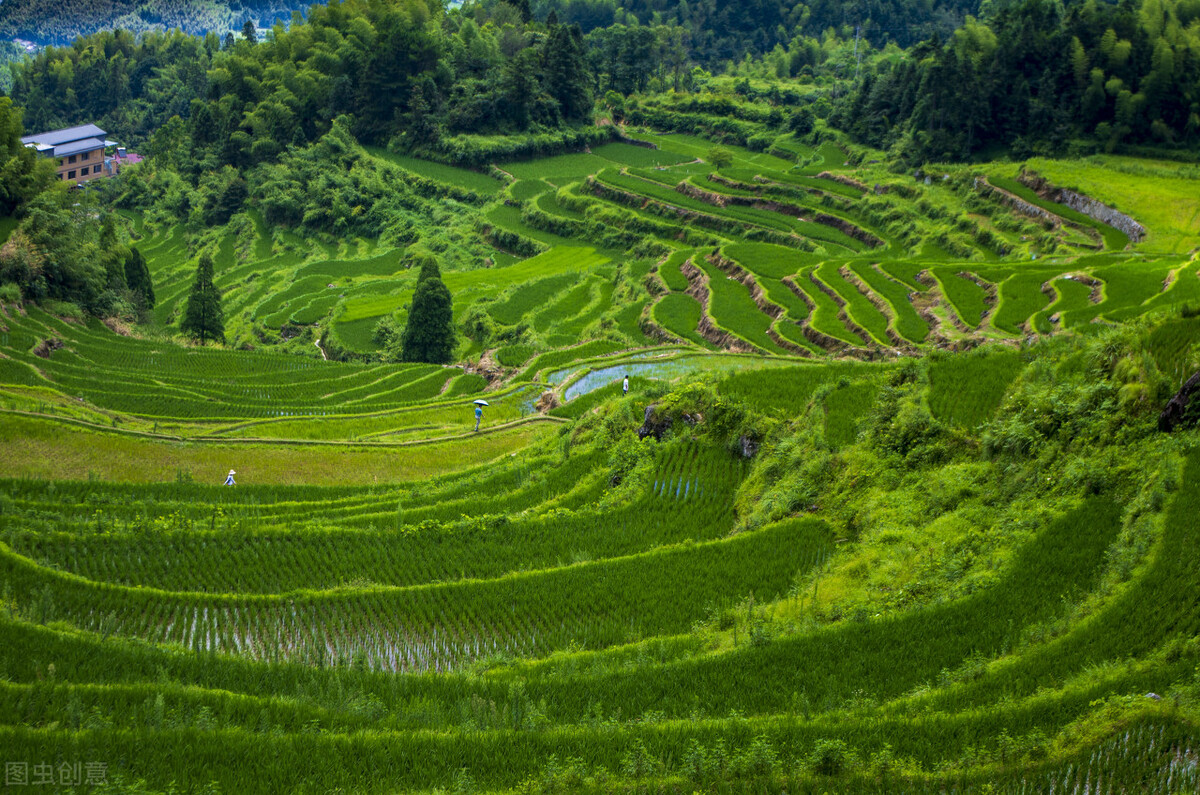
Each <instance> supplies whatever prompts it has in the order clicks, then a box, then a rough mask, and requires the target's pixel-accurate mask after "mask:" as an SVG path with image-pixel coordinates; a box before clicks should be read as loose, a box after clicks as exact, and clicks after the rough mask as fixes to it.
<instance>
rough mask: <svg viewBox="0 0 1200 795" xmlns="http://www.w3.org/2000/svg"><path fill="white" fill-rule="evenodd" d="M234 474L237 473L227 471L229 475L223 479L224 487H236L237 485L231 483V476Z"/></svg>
mask: <svg viewBox="0 0 1200 795" xmlns="http://www.w3.org/2000/svg"><path fill="white" fill-rule="evenodd" d="M236 474H237V473H236V472H234V471H233V470H232V469H231V470H229V474H228V475H227V476H226V477H225V485H226V486H236V485H237V484H236V483H234V482H233V476H234V475H236Z"/></svg>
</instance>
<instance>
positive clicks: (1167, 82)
mask: <svg viewBox="0 0 1200 795" xmlns="http://www.w3.org/2000/svg"><path fill="white" fill-rule="evenodd" d="M833 121H834V123H835V124H836V125H838V126H840V127H842V128H843V129H845V130H847V131H849V132H850V133H851V134H852V135H853V136H854V137H855V138H856V139H857V140H859V141H862V142H863V143H866V144H868V145H870V146H873V147H880V148H890V147H895V148H897V150H898V151H900V152H903V153H904V154H905V155H906V156H907V157H908V159H909V160H910V162H919V161H923V160H929V159H944V160H955V159H961V158H966V157H970V156H971V155H972V154H974V153H976V152H979V151H980V150H983V149H986V148H988V147H997V146H998V147H1002V148H1011V150H1012V152H1013V154H1014V155H1015V156H1017V157H1022V156H1028V155H1029V154H1032V153H1042V154H1048V153H1053V152H1064V151H1068V152H1073V153H1076V154H1086V153H1088V152H1091V151H1095V150H1096V149H1097V148H1102V149H1104V150H1105V151H1112V150H1114V149H1115V148H1116V147H1117V146H1119V145H1122V144H1132V145H1154V146H1159V147H1168V146H1176V145H1186V146H1190V145H1193V144H1195V142H1196V141H1197V136H1200V3H1198V2H1196V1H1195V0H1181V1H1180V2H1177V1H1176V0H1144V2H1141V3H1139V4H1136V5H1135V4H1133V3H1128V2H1125V3H1121V4H1119V5H1110V4H1107V3H1099V2H1096V0H1086V2H1082V3H1074V4H1068V5H1066V6H1064V5H1063V4H1060V3H1052V2H1047V1H1046V0H1027V2H1023V3H1020V4H1017V5H1013V6H1010V7H1008V8H1005V9H1004V10H1003V11H1001V12H1000V13H998V14H997V15H996V17H995V19H993V20H991V21H989V22H981V21H976V20H970V21H968V23H967V24H966V25H965V26H964V27H963V28H961V29H960V30H958V31H956V32H955V33H954V35H953V36H952V37H951V38H950V39H949V40H948V41H946V42H944V43H943V42H941V41H940V40H939V39H937V38H934V39H932V40H930V41H927V42H923V43H922V44H920V45H918V46H917V47H916V48H914V49H913V50H912V51H911V53H909V56H908V57H907V58H905V59H903V60H901V61H899V62H895V63H893V62H888V61H884V62H881V64H880V68H879V69H878V70H872V71H869V72H868V73H867V74H866V76H865V78H864V79H863V80H862V82H861V84H860V85H859V86H858V87H857V89H856V91H855V93H854V96H853V98H852V99H851V101H850V102H848V103H845V104H843V105H842V106H841V108H840V110H839V112H838V114H837V115H836V117H835V118H834V119H833Z"/></svg>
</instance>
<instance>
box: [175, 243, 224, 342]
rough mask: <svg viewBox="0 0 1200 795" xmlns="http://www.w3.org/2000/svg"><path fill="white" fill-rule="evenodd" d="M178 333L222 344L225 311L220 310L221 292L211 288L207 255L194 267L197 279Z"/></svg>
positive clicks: (209, 263) (210, 265)
mask: <svg viewBox="0 0 1200 795" xmlns="http://www.w3.org/2000/svg"><path fill="white" fill-rule="evenodd" d="M179 330H180V331H182V332H183V333H184V334H187V335H188V336H190V337H192V338H193V339H196V340H199V341H200V344H201V345H203V344H204V343H205V342H207V341H209V340H214V341H219V342H224V341H225V312H224V310H222V309H221V292H220V291H219V290H218V289H217V288H216V286H215V285H213V261H212V257H210V256H209V255H208V254H201V255H200V262H199V264H197V265H196V280H195V281H194V282H192V289H191V292H189V293H188V298H187V304H186V305H185V306H184V308H183V319H182V320H180V321H179Z"/></svg>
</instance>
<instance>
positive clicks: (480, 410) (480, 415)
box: [475, 403, 483, 431]
mask: <svg viewBox="0 0 1200 795" xmlns="http://www.w3.org/2000/svg"><path fill="white" fill-rule="evenodd" d="M481 419H483V406H480V405H479V404H478V403H476V404H475V430H476V431H478V430H479V421H480V420H481Z"/></svg>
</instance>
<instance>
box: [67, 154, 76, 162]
mask: <svg viewBox="0 0 1200 795" xmlns="http://www.w3.org/2000/svg"><path fill="white" fill-rule="evenodd" d="M67 162H68V163H74V162H75V155H71V156H70V157H68V158H67Z"/></svg>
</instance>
